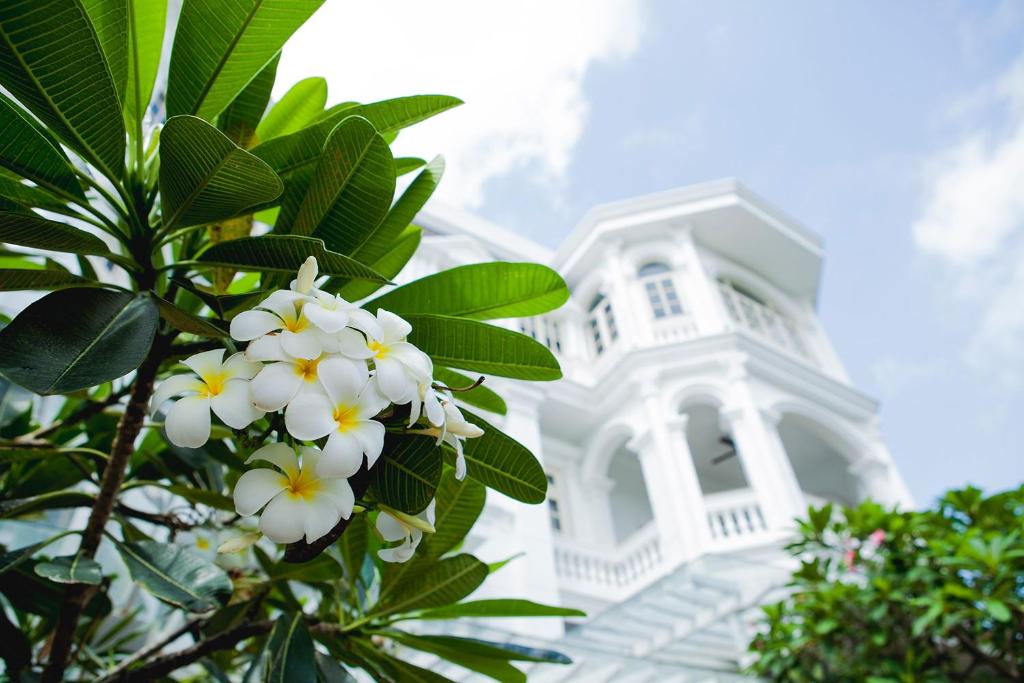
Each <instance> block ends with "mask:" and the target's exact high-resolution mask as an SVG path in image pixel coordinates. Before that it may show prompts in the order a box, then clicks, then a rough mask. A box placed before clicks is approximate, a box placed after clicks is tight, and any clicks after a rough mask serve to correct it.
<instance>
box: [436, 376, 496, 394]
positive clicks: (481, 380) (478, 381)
mask: <svg viewBox="0 0 1024 683" xmlns="http://www.w3.org/2000/svg"><path fill="white" fill-rule="evenodd" d="M483 383H484V377H483V375H481V376H480V377H477V378H476V381H475V382H473V383H472V384H470V385H468V386H465V387H448V386H445V385H443V384H441V383H439V382H435V383H434V388H435V389H440V390H442V391H451V392H455V393H458V392H460V391H473V390H474V389H476V388H477V387H478V386H480V385H481V384H483Z"/></svg>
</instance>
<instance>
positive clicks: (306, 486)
mask: <svg viewBox="0 0 1024 683" xmlns="http://www.w3.org/2000/svg"><path fill="white" fill-rule="evenodd" d="M320 489H321V486H320V479H319V478H318V477H317V476H316V475H314V474H311V473H306V472H302V473H300V474H299V476H298V477H288V486H287V487H286V488H285V493H287V494H288V495H289V496H291V497H292V498H303V499H305V500H311V499H312V498H314V497H315V496H316V494H317V493H319V492H320Z"/></svg>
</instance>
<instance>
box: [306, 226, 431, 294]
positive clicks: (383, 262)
mask: <svg viewBox="0 0 1024 683" xmlns="http://www.w3.org/2000/svg"><path fill="white" fill-rule="evenodd" d="M422 239H423V228H420V227H418V226H415V225H410V226H409V227H408V229H406V230H405V232H403V233H402V234H401V235H399V236H398V239H397V240H395V243H394V246H392V247H391V250H390V251H389V252H388V253H386V254H385V255H384V256H382V257H381V258H379V259H377V260H376V261H374V262H373V263H371V264H370V267H371V268H373V269H374V270H375V271H376V272H378V273H380V274H381V275H382V276H383V277H385V278H387V279H388V280H390V279H391V278H393V277H395V276H396V275H398V273H399V272H401V270H402V268H404V267H405V264H406V263H408V262H409V259H411V258H412V257H413V256H414V255H415V254H416V250H417V249H419V246H420V241H421V240H422ZM334 282H336V281H335V280H328V281H327V283H326V284H325V285H324V288H325V289H327V291H337V293H338V294H341V296H342V297H343V298H345V299H346V300H347V301H358V300H359V299H362V298H363V297H366V296H369V295H371V294H373V293H374V292H376V291H377V290H378V289H380V287H381V284H382V283H378V282H368V281H365V280H362V281H345V280H341V281H337V282H339V283H341V282H343V283H344V284H336V285H335V286H333V287H332V286H331V283H334Z"/></svg>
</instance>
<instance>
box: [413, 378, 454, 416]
mask: <svg viewBox="0 0 1024 683" xmlns="http://www.w3.org/2000/svg"><path fill="white" fill-rule="evenodd" d="M448 398H449V399H450V398H451V396H449V397H448ZM421 414H423V415H426V416H427V422H429V423H430V424H432V425H434V426H435V427H441V426H443V425H444V407H443V406H442V405H441V399H440V398H439V397H438V393H437V391H436V390H435V389H434V384H433V382H423V383H421V384H420V385H419V387H418V389H417V398H416V399H413V401H412V402H411V403H410V404H409V426H410V427H412V426H413V425H414V424H416V421H417V420H419V419H420V415H421Z"/></svg>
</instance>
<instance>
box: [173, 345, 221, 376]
mask: <svg viewBox="0 0 1024 683" xmlns="http://www.w3.org/2000/svg"><path fill="white" fill-rule="evenodd" d="M223 360H224V349H213V350H212V351H203V352H202V353H197V354H196V355H194V356H189V357H188V358H186V359H185V360H183V361H181V362H182V363H184V364H185V365H187V366H188V367H189V369H191V370H192V372H194V373H196V374H197V375H199V376H200V377H201V378H202V379H203V381H204V382H205V381H207V378H208V377H211V376H213V375H216V374H218V373H219V372H220V369H221V365H222V364H223Z"/></svg>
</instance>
